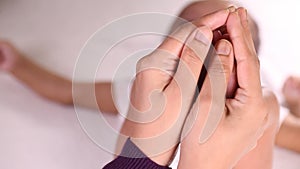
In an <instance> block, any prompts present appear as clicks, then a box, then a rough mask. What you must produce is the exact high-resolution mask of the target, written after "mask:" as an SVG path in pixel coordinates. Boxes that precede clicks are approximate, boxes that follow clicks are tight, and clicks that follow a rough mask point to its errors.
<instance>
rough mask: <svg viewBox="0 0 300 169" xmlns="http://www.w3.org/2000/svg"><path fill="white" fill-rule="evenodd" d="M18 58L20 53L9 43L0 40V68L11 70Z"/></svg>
mask: <svg viewBox="0 0 300 169" xmlns="http://www.w3.org/2000/svg"><path fill="white" fill-rule="evenodd" d="M19 58H20V54H19V53H18V51H17V50H16V49H15V48H14V47H13V46H12V45H11V44H10V43H8V42H3V41H0V70H4V71H12V70H13V69H14V68H15V67H16V63H17V61H18V60H19Z"/></svg>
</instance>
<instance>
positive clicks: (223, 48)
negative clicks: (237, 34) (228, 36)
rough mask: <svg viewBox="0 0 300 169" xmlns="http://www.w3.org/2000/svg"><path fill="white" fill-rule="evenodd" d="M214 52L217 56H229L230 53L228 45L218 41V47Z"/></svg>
mask: <svg viewBox="0 0 300 169" xmlns="http://www.w3.org/2000/svg"><path fill="white" fill-rule="evenodd" d="M216 52H217V54H218V55H225V56H227V55H229V54H230V52H231V49H230V45H229V44H228V42H225V41H222V40H221V41H220V42H219V44H218V46H217V49H216Z"/></svg>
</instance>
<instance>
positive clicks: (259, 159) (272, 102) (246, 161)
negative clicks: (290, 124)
mask: <svg viewBox="0 0 300 169" xmlns="http://www.w3.org/2000/svg"><path fill="white" fill-rule="evenodd" d="M266 101H267V102H268V103H269V104H268V105H269V110H270V114H269V117H268V120H269V122H270V123H269V124H270V125H269V126H268V128H267V129H266V131H265V133H264V135H263V136H262V137H261V139H260V140H259V141H258V143H257V146H256V148H255V149H253V150H252V151H250V152H249V153H248V154H247V155H245V156H244V157H243V158H242V159H241V160H240V161H239V163H238V164H237V165H236V167H235V169H248V168H249V169H253V168H255V169H271V168H272V160H273V149H274V142H275V136H276V134H277V131H278V119H279V105H278V102H277V100H276V97H275V96H274V95H273V94H272V93H270V92H268V93H267V94H266Z"/></svg>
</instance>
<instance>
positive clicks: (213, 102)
mask: <svg viewBox="0 0 300 169" xmlns="http://www.w3.org/2000/svg"><path fill="white" fill-rule="evenodd" d="M233 65H234V56H233V47H232V45H231V43H230V42H229V41H227V40H224V39H222V40H220V41H219V42H218V43H217V44H216V55H215V57H213V58H212V60H211V63H210V65H209V67H208V74H207V76H206V79H205V81H204V84H203V87H202V89H201V91H200V94H199V96H198V98H197V100H196V103H195V104H197V105H199V107H200V108H201V107H206V111H201V116H199V118H203V117H204V118H206V121H205V123H204V128H203V130H202V132H201V136H200V143H204V142H205V141H206V140H207V139H209V137H210V136H211V135H212V134H213V133H214V131H215V129H216V128H217V126H218V124H219V122H220V120H221V118H222V117H223V116H224V108H225V107H224V106H225V95H226V89H227V83H228V81H229V79H230V75H231V73H232V69H233ZM201 110H202V109H201ZM203 113H205V114H203ZM200 121H203V119H202V120H200Z"/></svg>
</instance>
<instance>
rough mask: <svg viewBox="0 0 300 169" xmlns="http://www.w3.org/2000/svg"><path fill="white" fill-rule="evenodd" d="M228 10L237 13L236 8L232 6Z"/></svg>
mask: <svg viewBox="0 0 300 169" xmlns="http://www.w3.org/2000/svg"><path fill="white" fill-rule="evenodd" d="M227 10H228V11H229V12H235V11H236V8H235V7H234V6H230V7H228V8H227Z"/></svg>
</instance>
